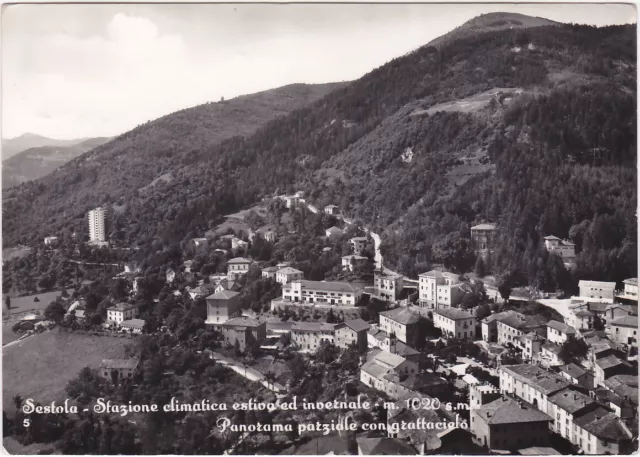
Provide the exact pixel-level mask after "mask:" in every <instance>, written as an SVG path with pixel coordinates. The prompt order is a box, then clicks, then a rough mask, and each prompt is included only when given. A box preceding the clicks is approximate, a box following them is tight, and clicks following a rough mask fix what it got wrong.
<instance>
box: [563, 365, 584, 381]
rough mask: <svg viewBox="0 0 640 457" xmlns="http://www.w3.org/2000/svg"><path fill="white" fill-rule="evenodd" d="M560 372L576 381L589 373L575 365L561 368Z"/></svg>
mask: <svg viewBox="0 0 640 457" xmlns="http://www.w3.org/2000/svg"><path fill="white" fill-rule="evenodd" d="M560 371H562V372H564V373H567V374H568V375H569V376H571V377H572V378H575V379H578V378H579V377H580V376H584V375H585V374H586V373H587V372H586V371H585V370H583V369H582V368H580V367H579V366H578V365H576V364H575V363H569V364H567V365H564V366H561V367H560Z"/></svg>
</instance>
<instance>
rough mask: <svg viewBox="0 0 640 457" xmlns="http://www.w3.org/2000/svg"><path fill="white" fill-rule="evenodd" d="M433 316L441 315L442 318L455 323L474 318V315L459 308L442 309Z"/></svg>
mask: <svg viewBox="0 0 640 457" xmlns="http://www.w3.org/2000/svg"><path fill="white" fill-rule="evenodd" d="M433 314H439V315H440V316H444V317H446V318H447V319H453V320H454V321H458V320H461V319H471V318H472V317H473V314H471V313H470V312H468V311H464V310H462V309H458V308H440V309H437V310H435V311H434V312H433Z"/></svg>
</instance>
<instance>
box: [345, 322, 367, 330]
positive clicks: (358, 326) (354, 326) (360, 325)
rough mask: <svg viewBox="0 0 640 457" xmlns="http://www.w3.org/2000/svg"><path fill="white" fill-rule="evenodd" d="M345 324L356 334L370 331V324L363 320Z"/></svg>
mask: <svg viewBox="0 0 640 457" xmlns="http://www.w3.org/2000/svg"><path fill="white" fill-rule="evenodd" d="M344 324H345V325H346V326H347V327H349V328H350V329H351V330H353V331H354V332H362V331H366V330H369V327H370V325H369V323H368V322H365V321H363V320H362V319H353V320H349V321H344Z"/></svg>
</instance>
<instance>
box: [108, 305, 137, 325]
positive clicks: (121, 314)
mask: <svg viewBox="0 0 640 457" xmlns="http://www.w3.org/2000/svg"><path fill="white" fill-rule="evenodd" d="M138 314H139V310H138V306H137V305H132V304H130V303H118V304H117V305H114V306H111V307H110V308H107V321H111V322H115V323H116V324H122V322H124V321H126V320H129V319H133V318H136V317H138Z"/></svg>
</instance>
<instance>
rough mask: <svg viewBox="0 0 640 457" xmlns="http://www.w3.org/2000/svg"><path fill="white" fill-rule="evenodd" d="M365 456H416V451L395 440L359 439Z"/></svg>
mask: <svg viewBox="0 0 640 457" xmlns="http://www.w3.org/2000/svg"><path fill="white" fill-rule="evenodd" d="M357 442H358V448H360V450H361V451H362V454H363V455H416V453H417V452H416V449H415V448H414V447H413V446H411V445H409V444H407V443H405V442H404V441H400V440H398V439H395V438H358V439H357Z"/></svg>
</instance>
